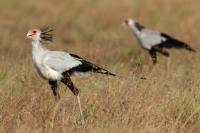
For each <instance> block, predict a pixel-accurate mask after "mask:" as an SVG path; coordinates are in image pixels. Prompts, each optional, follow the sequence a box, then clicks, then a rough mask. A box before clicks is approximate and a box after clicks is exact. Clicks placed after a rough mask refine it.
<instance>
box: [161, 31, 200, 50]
mask: <svg viewBox="0 0 200 133" xmlns="http://www.w3.org/2000/svg"><path fill="white" fill-rule="evenodd" d="M161 36H162V37H164V38H166V39H167V40H166V41H163V42H162V43H161V44H158V46H160V47H163V48H177V49H180V48H184V49H186V50H188V51H191V52H196V50H194V49H193V48H191V47H190V46H189V45H188V44H186V43H185V42H182V41H179V40H177V39H175V38H172V37H171V36H169V35H167V34H164V33H161Z"/></svg>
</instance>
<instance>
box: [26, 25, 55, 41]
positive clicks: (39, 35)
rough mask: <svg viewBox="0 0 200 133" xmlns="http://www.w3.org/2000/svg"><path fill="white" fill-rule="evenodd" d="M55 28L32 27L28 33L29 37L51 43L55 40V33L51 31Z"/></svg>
mask: <svg viewBox="0 0 200 133" xmlns="http://www.w3.org/2000/svg"><path fill="white" fill-rule="evenodd" d="M52 31H53V30H52V29H49V27H46V28H42V29H31V30H29V31H28V33H27V35H26V36H27V38H29V39H31V40H33V41H41V42H43V43H49V42H52V41H53V34H52V33H51V32H52Z"/></svg>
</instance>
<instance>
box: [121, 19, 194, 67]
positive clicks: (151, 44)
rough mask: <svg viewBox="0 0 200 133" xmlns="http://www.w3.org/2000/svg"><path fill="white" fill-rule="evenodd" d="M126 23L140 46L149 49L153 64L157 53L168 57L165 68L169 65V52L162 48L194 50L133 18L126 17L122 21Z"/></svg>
mask: <svg viewBox="0 0 200 133" xmlns="http://www.w3.org/2000/svg"><path fill="white" fill-rule="evenodd" d="M123 24H124V25H127V26H128V27H129V28H130V29H131V31H132V32H133V33H134V35H135V36H136V38H137V40H138V42H139V44H140V46H141V47H142V48H144V49H146V50H148V51H149V54H150V55H151V58H152V61H153V65H155V64H156V63H157V53H160V54H162V55H163V56H165V57H167V58H168V63H167V68H168V67H169V62H170V54H169V53H168V52H167V51H166V50H165V49H164V48H168V49H170V48H176V49H186V50H188V51H190V52H196V51H195V50H194V49H193V48H191V47H190V46H189V45H188V44H186V43H185V42H182V41H179V40H177V39H175V38H173V37H171V36H169V35H167V34H165V33H162V32H159V31H155V30H151V29H147V28H145V27H144V26H142V25H141V24H139V23H138V22H135V21H134V20H133V19H127V20H125V21H124V23H123Z"/></svg>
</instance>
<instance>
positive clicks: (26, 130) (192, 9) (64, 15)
mask: <svg viewBox="0 0 200 133" xmlns="http://www.w3.org/2000/svg"><path fill="white" fill-rule="evenodd" d="M199 4H200V1H197V0H193V1H190V0H166V1H164V0H163V1H161V0H117V1H111V0H110V1H108V0H74V1H72V0H57V1H53V0H51V1H50V0H43V1H40V0H34V1H31V0H16V1H11V0H7V1H4V0H0V29H1V30H0V32H1V33H0V95H1V96H0V103H1V104H0V132H1V133H72V132H81V133H88V132H89V133H184V132H200V88H199V83H200V74H199V73H200V67H199V66H200V61H199V58H200V54H199V53H200V52H197V53H196V54H193V53H189V52H187V51H184V50H180V51H179V50H171V51H170V53H171V55H172V63H171V66H170V70H169V71H168V72H167V71H166V59H165V58H164V57H162V56H159V57H158V61H159V63H158V65H157V66H156V67H155V69H154V70H153V71H152V72H150V70H149V67H150V65H151V59H150V57H149V55H148V53H147V52H145V51H143V50H142V49H141V48H140V47H139V46H138V44H137V41H136V39H135V38H133V36H132V34H131V32H130V31H129V30H128V29H127V28H124V27H123V26H122V25H121V23H122V22H123V21H124V20H125V19H126V18H130V17H131V18H134V19H136V20H138V21H139V22H141V23H143V24H144V25H146V26H147V27H151V28H152V29H157V30H160V31H163V32H166V33H168V34H171V35H173V36H176V37H177V38H179V39H181V40H183V41H185V42H188V43H189V44H190V45H191V46H192V47H194V48H195V49H196V50H197V51H198V50H199V49H200V46H199V43H200V39H199V35H200V30H199V29H200V23H199V22H200V15H199V11H200V10H199ZM45 26H50V27H52V28H54V34H55V36H54V42H53V43H52V44H50V45H48V48H49V49H53V50H64V51H69V52H71V53H75V54H77V55H80V56H82V57H84V58H86V59H88V60H90V61H92V62H94V63H96V64H99V65H100V66H103V67H105V68H106V69H108V70H110V71H112V72H114V73H117V74H119V75H122V76H127V77H129V78H127V79H121V78H114V77H110V78H108V77H106V76H103V75H92V76H90V77H86V78H77V77H72V79H73V81H74V82H75V84H76V86H77V87H78V88H79V89H80V96H81V99H82V106H83V110H84V115H85V120H86V122H85V124H81V119H80V114H79V110H78V106H77V104H76V101H75V100H76V99H75V97H74V96H73V94H72V93H71V92H70V91H69V89H66V88H65V86H64V85H62V84H59V85H60V86H59V87H60V89H59V91H60V93H61V100H60V101H59V102H55V100H54V98H53V96H52V92H51V89H50V86H49V85H48V83H47V81H44V80H43V79H42V78H40V77H39V75H38V74H37V73H36V71H35V69H34V68H33V65H32V60H31V42H30V40H28V39H27V38H26V33H27V31H28V30H29V29H31V28H35V27H36V28H40V27H45ZM135 76H144V77H146V78H147V80H141V79H137V78H135Z"/></svg>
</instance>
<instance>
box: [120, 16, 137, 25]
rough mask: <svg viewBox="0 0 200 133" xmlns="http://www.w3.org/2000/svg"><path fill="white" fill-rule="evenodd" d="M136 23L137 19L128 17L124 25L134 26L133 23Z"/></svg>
mask: <svg viewBox="0 0 200 133" xmlns="http://www.w3.org/2000/svg"><path fill="white" fill-rule="evenodd" d="M134 24H135V21H134V20H133V19H131V18H129V19H126V20H125V21H124V22H123V25H125V26H132V25H134Z"/></svg>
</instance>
